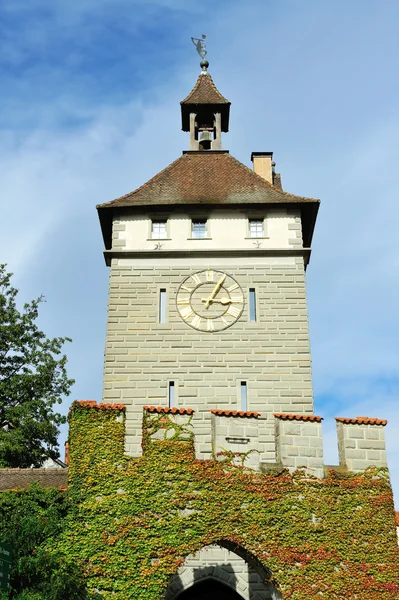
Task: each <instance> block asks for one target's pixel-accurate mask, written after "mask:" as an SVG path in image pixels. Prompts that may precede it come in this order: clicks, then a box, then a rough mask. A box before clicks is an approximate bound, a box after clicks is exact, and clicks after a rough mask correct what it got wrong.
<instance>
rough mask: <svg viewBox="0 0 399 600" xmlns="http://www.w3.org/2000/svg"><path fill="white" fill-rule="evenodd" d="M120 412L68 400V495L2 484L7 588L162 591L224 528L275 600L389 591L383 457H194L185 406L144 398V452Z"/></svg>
mask: <svg viewBox="0 0 399 600" xmlns="http://www.w3.org/2000/svg"><path fill="white" fill-rule="evenodd" d="M123 417H124V412H123V410H122V409H119V408H116V409H115V408H114V409H110V408H107V407H106V406H104V407H102V408H98V407H97V408H93V407H90V406H88V405H85V404H83V403H82V404H80V403H74V405H73V408H72V411H71V414H70V444H71V465H70V472H69V488H68V499H67V497H66V495H64V494H63V493H62V492H58V491H55V490H47V491H46V490H40V489H39V488H33V489H32V490H30V491H29V492H6V493H3V494H1V495H0V499H1V504H0V520H1V521H0V522H1V523H2V525H1V526H0V532H1V534H0V536H1V537H0V539H3V540H4V541H8V542H9V543H11V544H12V545H13V546H14V548H15V549H16V552H17V556H18V560H17V564H16V568H15V570H14V572H13V595H12V597H13V598H17V599H18V600H38V599H39V598H40V600H61V598H62V599H63V600H65V599H66V600H72V599H74V600H83V599H85V600H89V599H90V600H94V599H95V598H100V597H101V598H102V599H103V600H107V599H109V600H160V599H161V598H163V596H164V593H165V590H166V589H167V586H168V584H169V582H170V578H171V576H173V575H174V574H175V573H176V572H177V570H178V568H179V567H180V566H181V565H182V564H183V563H184V560H185V558H186V557H187V556H188V555H189V554H192V553H195V552H197V551H198V550H200V549H201V548H203V547H204V546H207V545H210V544H214V543H218V542H220V541H222V540H225V541H227V542H229V543H230V544H232V545H233V546H234V545H238V546H241V547H242V548H244V549H245V550H247V551H248V552H250V553H252V554H253V555H254V556H255V557H256V558H257V559H258V560H259V561H260V562H261V563H263V564H264V565H265V567H267V568H268V569H270V570H271V572H272V573H273V577H274V583H275V585H276V587H278V588H279V589H280V591H281V593H282V596H283V598H284V600H286V599H291V600H309V599H310V598H320V597H321V598H326V599H328V600H342V599H343V598H345V599H346V600H362V599H363V598H367V599H368V600H394V599H396V598H398V596H399V571H398V563H399V551H398V548H397V542H396V528H395V520H394V509H393V499H392V490H391V487H390V483H389V478H388V476H387V472H386V470H384V469H370V470H367V471H365V472H364V473H362V474H343V473H335V472H333V471H332V472H331V473H330V475H329V477H327V478H326V479H323V480H319V479H316V478H314V477H310V476H309V475H306V474H305V473H304V472H303V471H298V472H296V473H295V474H294V475H290V474H289V473H287V472H286V471H281V472H280V473H278V474H261V473H256V472H254V471H251V470H249V469H247V468H245V467H243V466H235V465H234V464H233V462H234V458H235V457H229V456H222V457H221V460H220V461H218V460H215V459H214V460H209V461H203V460H196V459H195V454H194V448H193V439H192V435H190V429H189V428H188V425H189V423H188V421H189V419H188V420H187V421H186V422H185V421H184V419H183V420H182V422H181V423H180V424H179V425H176V423H174V421H173V418H172V417H170V416H169V415H168V416H167V417H165V415H161V416H160V415H150V414H148V413H147V412H146V411H145V412H144V419H143V449H144V453H143V456H142V457H141V458H130V457H128V456H126V455H125V454H124V420H123ZM159 430H161V431H160V432H159V433H160V435H159V436H157V437H158V439H157V438H156V437H154V435H155V434H156V433H157V431H159ZM167 432H168V433H167ZM166 433H167V435H165V434H166ZM165 438H166V439H165ZM68 507H69V508H68ZM82 577H84V582H85V584H86V585H87V592H86V591H85V588H84V585H83V582H82ZM0 598H1V596H0ZM1 600H3V599H1Z"/></svg>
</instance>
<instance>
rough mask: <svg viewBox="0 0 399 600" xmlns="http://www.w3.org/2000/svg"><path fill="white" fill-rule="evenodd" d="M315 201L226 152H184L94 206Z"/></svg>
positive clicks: (315, 201) (105, 207)
mask: <svg viewBox="0 0 399 600" xmlns="http://www.w3.org/2000/svg"><path fill="white" fill-rule="evenodd" d="M302 202H306V203H316V204H318V203H319V201H318V200H316V199H314V198H304V197H302V196H294V195H293V194H288V193H287V192H283V191H282V190H281V189H278V188H276V187H274V186H273V185H272V184H271V183H269V182H268V181H266V180H265V179H263V177H260V176H259V175H257V174H256V173H255V172H254V171H252V170H251V169H249V168H248V167H246V166H245V165H244V164H242V163H241V162H239V161H238V160H236V159H235V158H233V157H232V156H230V154H228V152H224V151H222V152H217V151H208V152H207V151H202V152H201V151H199V152H186V153H184V154H183V156H181V157H180V158H178V159H177V160H175V161H174V162H173V163H172V164H170V165H169V166H168V167H166V168H165V169H163V170H162V171H160V172H159V173H158V174H157V175H155V176H154V177H152V178H151V179H150V180H149V181H147V183H145V184H144V185H142V186H141V187H139V188H137V189H136V190H134V191H133V192H129V193H128V194H126V195H125V196H121V197H120V198H116V199H115V200H112V201H111V202H107V203H105V204H99V205H98V207H97V208H99V209H107V208H117V207H118V208H119V207H127V206H155V205H176V204H216V205H218V204H287V203H289V204H291V203H302Z"/></svg>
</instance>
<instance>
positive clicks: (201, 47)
mask: <svg viewBox="0 0 399 600" xmlns="http://www.w3.org/2000/svg"><path fill="white" fill-rule="evenodd" d="M205 39H206V35H205V34H204V33H203V34H202V36H201V39H200V38H193V37H192V38H191V41H192V43H193V44H194V46H195V49H196V50H197V52H198V54H199V55H200V57H201V58H202V60H201V62H200V67H201V69H202V74H203V75H206V73H207V69H208V67H209V62H208V61H207V60H206V58H205V57H206V55H207V51H206V44H205Z"/></svg>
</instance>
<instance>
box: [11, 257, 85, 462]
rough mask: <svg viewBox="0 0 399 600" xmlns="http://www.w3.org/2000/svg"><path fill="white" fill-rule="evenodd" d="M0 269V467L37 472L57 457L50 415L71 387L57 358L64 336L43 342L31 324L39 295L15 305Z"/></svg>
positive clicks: (54, 420)
mask: <svg viewBox="0 0 399 600" xmlns="http://www.w3.org/2000/svg"><path fill="white" fill-rule="evenodd" d="M11 276H12V274H11V273H7V272H6V269H5V265H0V467H11V468H15V467H21V468H25V467H31V466H35V467H39V466H40V465H41V464H42V463H43V461H44V460H45V459H46V458H47V457H53V458H54V457H56V456H57V455H58V452H57V450H58V445H57V436H58V433H59V430H58V426H59V425H60V424H61V423H65V421H66V419H65V417H64V416H62V415H61V414H59V413H57V412H54V410H53V407H54V405H55V404H57V403H58V404H60V403H61V401H62V396H63V395H68V394H69V393H70V388H71V386H72V384H73V383H74V381H73V379H69V378H68V376H67V372H66V362H67V358H66V356H65V355H62V353H61V350H62V346H63V344H64V343H65V342H66V341H71V340H70V339H69V338H66V337H57V338H53V339H50V338H48V337H47V336H46V335H45V334H44V333H43V332H42V331H40V329H39V328H38V326H37V324H36V323H35V321H36V319H37V317H38V310H39V305H40V303H41V302H43V300H44V299H43V296H40V297H39V298H37V299H36V300H32V301H31V302H30V303H27V304H25V305H24V308H23V311H22V312H20V311H19V310H18V309H17V306H16V297H17V294H18V290H16V289H15V288H13V287H12V285H11Z"/></svg>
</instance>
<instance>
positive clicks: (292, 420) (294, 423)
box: [275, 414, 324, 477]
mask: <svg viewBox="0 0 399 600" xmlns="http://www.w3.org/2000/svg"><path fill="white" fill-rule="evenodd" d="M275 419H276V420H275V424H276V458H277V462H279V463H281V465H283V466H284V467H287V468H289V470H290V471H295V469H299V468H305V469H306V471H307V472H308V473H309V474H312V475H314V476H315V477H323V474H324V465H323V440H322V432H321V421H322V419H321V417H316V416H308V415H292V414H276V415H275Z"/></svg>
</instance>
